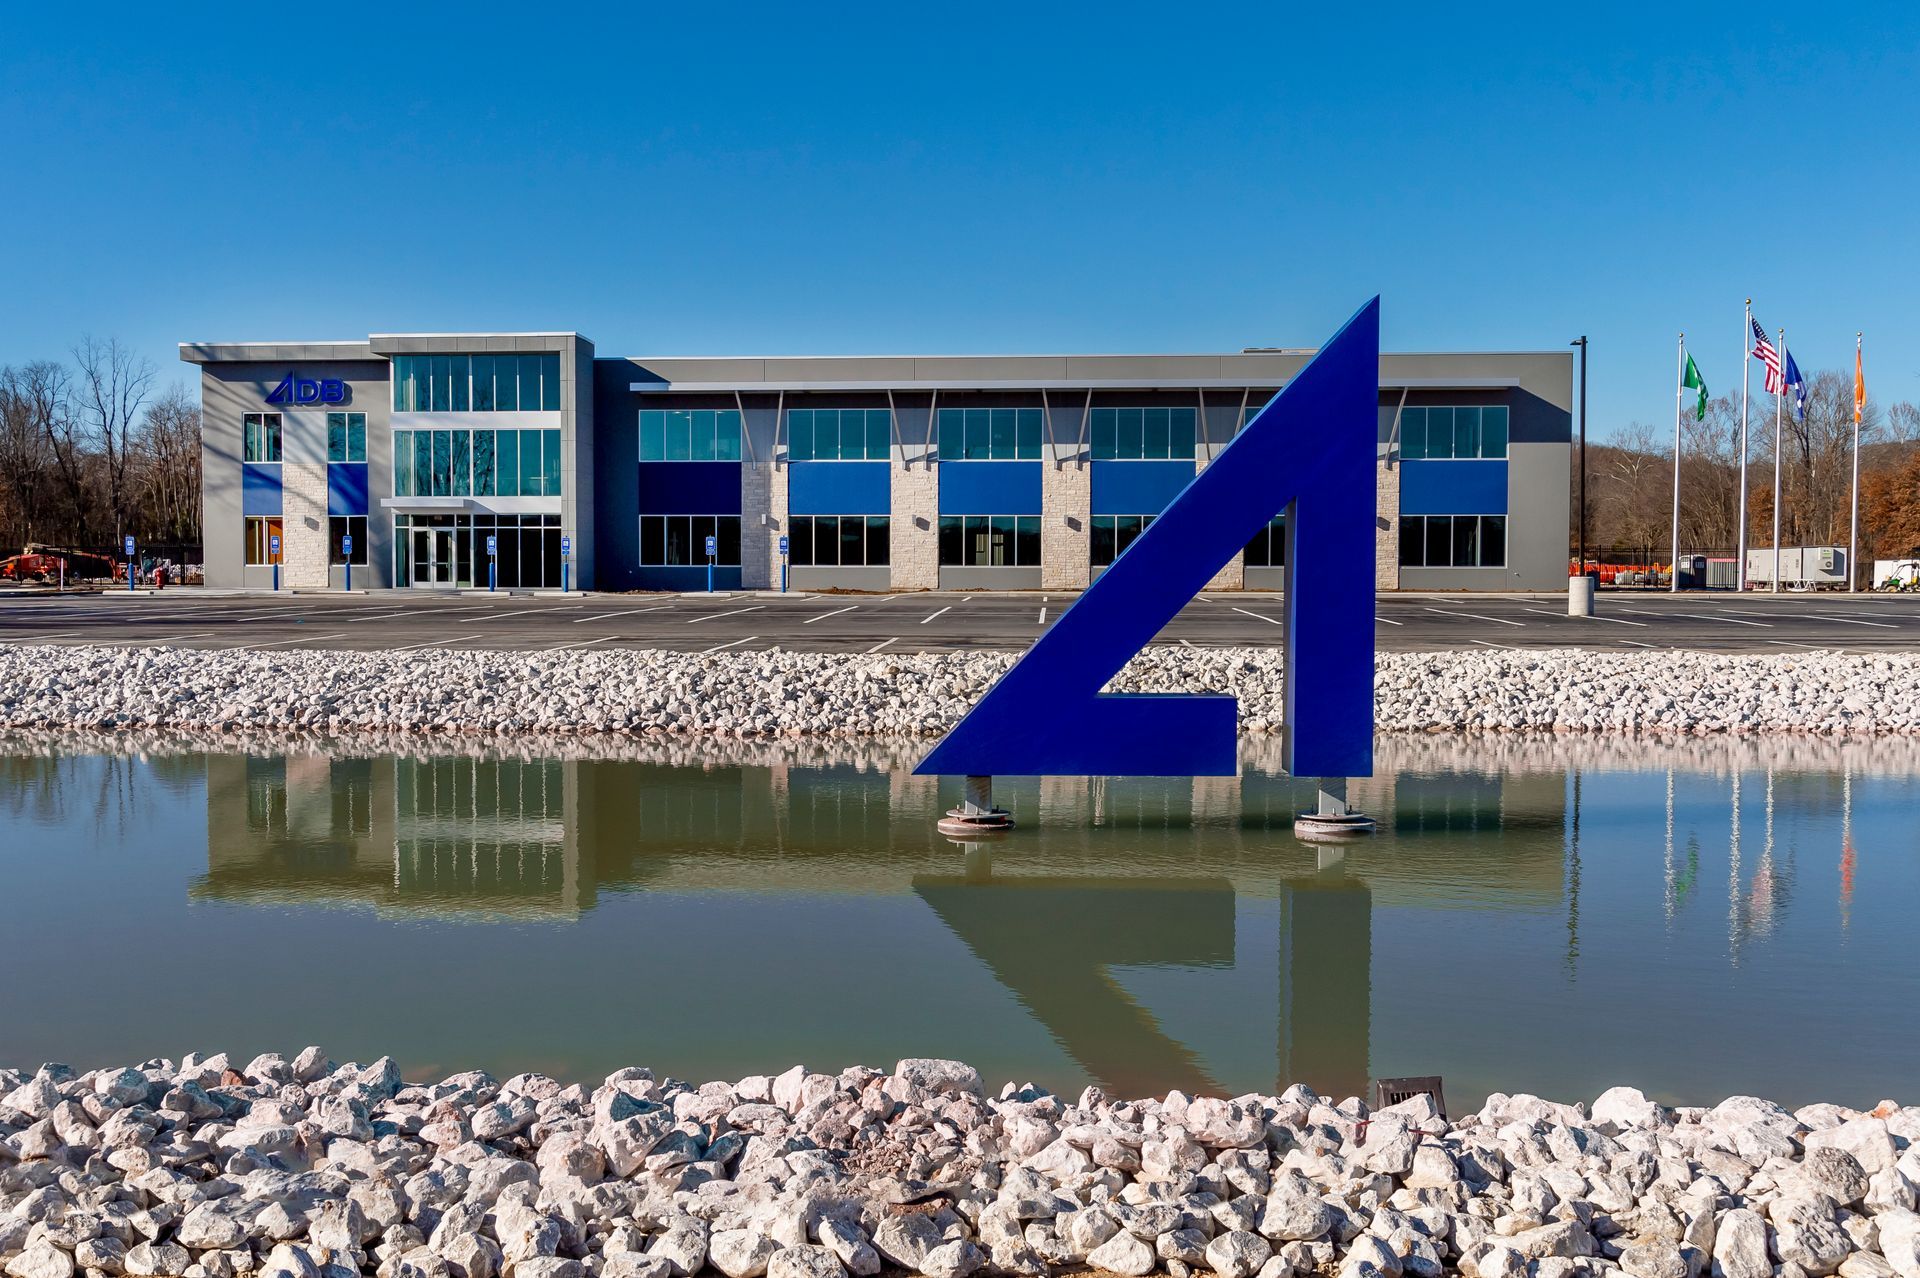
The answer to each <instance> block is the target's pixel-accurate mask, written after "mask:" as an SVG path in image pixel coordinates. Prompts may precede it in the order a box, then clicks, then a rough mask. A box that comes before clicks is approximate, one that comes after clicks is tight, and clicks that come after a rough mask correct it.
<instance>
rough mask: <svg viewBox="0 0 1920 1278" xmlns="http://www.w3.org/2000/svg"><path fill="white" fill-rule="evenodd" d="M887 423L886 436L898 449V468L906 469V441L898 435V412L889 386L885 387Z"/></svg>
mask: <svg viewBox="0 0 1920 1278" xmlns="http://www.w3.org/2000/svg"><path fill="white" fill-rule="evenodd" d="M887 425H888V427H889V428H890V429H889V432H888V438H890V439H892V440H893V446H894V447H895V448H898V449H899V450H900V469H901V470H906V469H907V467H908V464H909V463H908V462H907V441H906V440H905V439H902V438H901V436H900V412H899V410H898V409H896V408H895V407H894V406H893V387H891V386H889V387H887Z"/></svg>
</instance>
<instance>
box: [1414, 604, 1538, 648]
mask: <svg viewBox="0 0 1920 1278" xmlns="http://www.w3.org/2000/svg"><path fill="white" fill-rule="evenodd" d="M1427 611H1428V612H1437V613H1439V614H1440V615H1441V616H1443V617H1470V618H1472V619H1473V620H1474V621H1493V622H1498V623H1499V624H1500V625H1503V626H1524V625H1526V624H1527V623H1526V622H1524V621H1508V620H1507V619H1506V618H1505V617H1488V616H1485V615H1484V614H1482V613H1477V612H1454V611H1452V610H1451V609H1447V608H1429V609H1427ZM1476 642H1478V641H1476ZM1496 646H1497V645H1496Z"/></svg>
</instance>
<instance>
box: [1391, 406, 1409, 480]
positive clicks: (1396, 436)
mask: <svg viewBox="0 0 1920 1278" xmlns="http://www.w3.org/2000/svg"><path fill="white" fill-rule="evenodd" d="M1406 411H1407V388H1406V387H1404V386H1403V387H1401V388H1400V402H1399V403H1398V404H1396V405H1395V406H1394V409H1393V429H1392V430H1389V431H1388V432H1387V466H1388V468H1392V466H1393V462H1394V449H1396V448H1398V447H1399V446H1400V415H1401V414H1402V413H1404V412H1406Z"/></svg>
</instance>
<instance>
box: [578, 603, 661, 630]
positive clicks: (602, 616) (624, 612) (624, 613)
mask: <svg viewBox="0 0 1920 1278" xmlns="http://www.w3.org/2000/svg"><path fill="white" fill-rule="evenodd" d="M671 607H673V605H672V604H655V605H654V606H653V607H651V608H622V609H621V610H620V611H618V612H596V613H594V614H593V615H592V616H591V617H569V618H567V620H568V621H569V622H570V623H572V624H573V625H576V626H577V625H579V624H580V623H581V622H583V621H605V620H607V619H608V618H609V617H631V616H634V615H635V614H637V613H642V612H659V611H660V610H661V609H662V608H671Z"/></svg>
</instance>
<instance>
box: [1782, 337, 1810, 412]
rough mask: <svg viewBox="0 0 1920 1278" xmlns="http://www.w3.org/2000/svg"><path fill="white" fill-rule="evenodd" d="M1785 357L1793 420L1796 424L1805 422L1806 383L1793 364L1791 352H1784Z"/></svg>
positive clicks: (1798, 369)
mask: <svg viewBox="0 0 1920 1278" xmlns="http://www.w3.org/2000/svg"><path fill="white" fill-rule="evenodd" d="M1785 354H1786V357H1787V376H1786V385H1787V389H1788V390H1790V391H1792V392H1793V419H1794V420H1795V421H1797V422H1803V421H1805V420H1807V382H1806V379H1805V378H1803V377H1801V376H1800V366H1799V365H1798V364H1796V363H1794V362H1793V352H1792V351H1787V352H1785Z"/></svg>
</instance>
